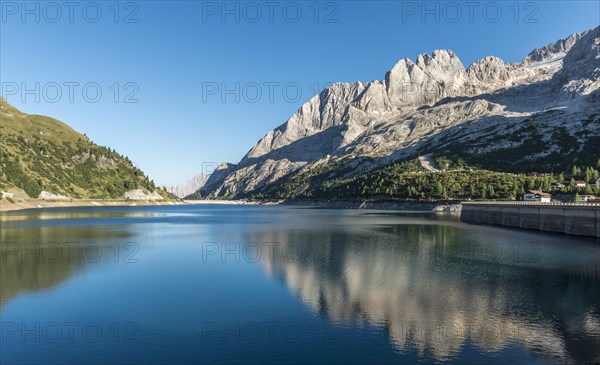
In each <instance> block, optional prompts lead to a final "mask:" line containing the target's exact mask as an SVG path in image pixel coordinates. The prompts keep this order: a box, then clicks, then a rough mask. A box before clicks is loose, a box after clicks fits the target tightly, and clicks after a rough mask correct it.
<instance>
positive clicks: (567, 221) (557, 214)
mask: <svg viewBox="0 0 600 365" xmlns="http://www.w3.org/2000/svg"><path fill="white" fill-rule="evenodd" d="M460 219H461V221H463V222H465V223H473V224H491V225H499V226H507V227H519V228H527V229H535V230H540V231H547V232H560V233H566V234H572V235H577V236H590V237H596V238H600V204H582V203H538V202H463V203H462V210H461V215H460Z"/></svg>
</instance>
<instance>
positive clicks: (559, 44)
mask: <svg viewBox="0 0 600 365" xmlns="http://www.w3.org/2000/svg"><path fill="white" fill-rule="evenodd" d="M587 33H589V30H588V31H585V32H582V33H575V34H571V35H570V36H568V37H567V38H564V39H559V40H558V41H556V42H554V43H550V44H548V45H547V46H544V47H542V48H536V49H534V50H533V51H531V53H529V54H528V55H527V56H526V57H525V58H524V59H523V63H525V64H531V63H536V62H542V61H545V60H548V59H551V58H555V57H556V55H560V54H563V55H564V54H566V53H567V52H568V51H569V50H570V49H571V47H573V45H574V44H575V43H576V42H577V41H578V40H579V39H580V38H581V37H583V36H584V35H586V34H587Z"/></svg>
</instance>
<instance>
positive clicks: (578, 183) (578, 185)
mask: <svg viewBox="0 0 600 365" xmlns="http://www.w3.org/2000/svg"><path fill="white" fill-rule="evenodd" d="M586 186H587V183H586V182H585V181H583V180H576V181H575V187H576V188H578V189H580V188H585V187H586Z"/></svg>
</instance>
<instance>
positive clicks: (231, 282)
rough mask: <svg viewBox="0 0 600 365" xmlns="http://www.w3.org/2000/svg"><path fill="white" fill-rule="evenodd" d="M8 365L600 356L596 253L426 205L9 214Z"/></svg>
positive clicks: (4, 346) (0, 311) (4, 353)
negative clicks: (412, 208)
mask: <svg viewBox="0 0 600 365" xmlns="http://www.w3.org/2000/svg"><path fill="white" fill-rule="evenodd" d="M0 219H1V220H0V223H1V233H0V238H1V243H0V253H1V254H2V257H1V261H0V320H1V326H2V328H1V336H2V338H1V340H0V345H1V349H0V363H1V364H2V365H4V364H17V363H23V364H34V363H44V364H46V363H65V364H80V363H98V364H112V363H119V364H124V363H135V364H153V363H156V364H182V363H189V364H198V363H244V364H247V363H261V364H264V363H270V364H285V363H294V364H298V363H347V364H353V363H368V364H383V363H415V362H421V363H446V362H458V363H512V364H518V363H526V364H546V363H552V364H555V363H598V362H599V361H600V275H599V272H600V268H599V265H600V243H599V242H597V241H596V240H588V239H583V238H576V237H570V236H563V235H554V234H545V233H538V232H529V231H520V230H509V229H503V228H492V227H482V226H470V225H465V224H461V223H459V222H457V221H456V220H455V219H453V218H449V217H436V216H434V215H432V214H424V213H397V214H393V213H389V212H387V213H386V212H376V211H351V210H315V209H298V208H285V207H253V206H218V205H199V206H171V207H165V206H160V207H127V208H116V207H115V208H112V207H111V208H107V207H96V208H94V207H87V208H68V209H66V208H65V209H39V210H28V211H20V212H6V213H2V214H1V215H0Z"/></svg>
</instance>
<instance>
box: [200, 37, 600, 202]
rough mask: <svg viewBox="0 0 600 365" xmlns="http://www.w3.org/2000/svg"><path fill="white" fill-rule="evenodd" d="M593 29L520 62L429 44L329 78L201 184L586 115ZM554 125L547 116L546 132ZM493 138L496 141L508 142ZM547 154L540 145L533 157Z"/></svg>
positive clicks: (593, 84) (269, 178)
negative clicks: (351, 75)
mask: <svg viewBox="0 0 600 365" xmlns="http://www.w3.org/2000/svg"><path fill="white" fill-rule="evenodd" d="M599 32H600V28H596V29H594V30H591V31H587V32H583V33H579V34H574V35H572V36H569V37H567V38H565V39H563V40H559V41H557V42H554V43H552V44H550V45H547V46H545V47H542V48H539V49H537V50H534V51H533V52H531V53H530V54H529V56H527V57H525V61H524V62H523V63H512V64H508V63H505V62H504V61H503V60H502V59H500V58H499V57H495V56H489V57H485V58H483V59H481V60H478V61H476V62H474V63H473V64H472V65H471V66H470V67H469V68H468V69H465V67H464V65H463V64H462V62H461V61H460V59H459V58H458V57H457V56H456V55H455V54H454V53H453V52H452V51H448V50H435V51H433V52H432V53H431V54H420V55H419V56H417V58H416V62H413V61H412V60H410V59H409V58H403V59H401V60H400V61H398V62H397V63H396V64H395V65H394V66H393V67H392V68H391V70H390V71H388V72H387V73H386V74H385V78H384V80H382V81H372V82H366V83H363V82H353V83H336V84H333V85H331V86H329V87H328V88H326V89H325V90H323V91H322V92H321V93H320V94H319V95H316V96H314V97H313V98H311V99H310V100H309V101H308V102H307V103H305V104H304V105H303V106H302V107H301V108H300V109H299V110H298V111H296V112H295V113H294V114H293V115H292V116H291V117H290V118H289V119H288V120H287V121H286V123H284V124H283V125H281V126H279V127H278V128H276V129H274V130H272V131H270V132H268V133H267V134H266V135H265V136H264V137H263V138H262V139H261V140H259V141H258V142H257V143H256V145H254V147H252V149H250V151H249V152H248V153H247V154H246V156H245V157H244V158H243V159H242V161H240V163H239V164H238V165H237V166H228V167H224V168H223V169H222V173H220V174H219V175H218V176H222V178H221V180H220V181H219V179H218V178H217V175H216V174H215V173H213V176H211V178H210V179H209V181H208V182H207V184H205V186H204V190H205V192H206V193H210V194H211V195H213V196H223V195H226V196H235V195H237V194H240V193H246V192H250V191H257V189H258V190H260V189H262V188H263V187H264V186H267V185H269V184H272V183H274V182H275V181H278V180H279V179H281V178H283V177H285V176H288V175H290V174H292V173H295V172H297V171H304V172H307V173H309V171H310V169H311V166H313V165H314V164H328V163H329V162H330V161H331V160H330V157H331V158H333V159H337V158H343V157H344V156H345V157H350V159H349V160H352V159H357V160H358V159H359V157H358V156H362V157H361V158H363V157H364V158H367V159H372V158H373V157H377V158H378V160H377V161H378V162H377V164H386V163H390V162H392V161H394V160H397V159H401V158H405V157H406V156H409V155H410V154H411V153H413V154H414V153H415V151H417V150H419V152H422V151H421V150H420V149H421V148H425V149H427V148H432V147H431V146H436V145H437V140H436V138H438V137H435V136H437V135H443V134H444V133H445V131H446V130H454V131H455V133H456V135H461V136H468V137H463V138H465V139H468V138H471V136H473V137H472V138H475V140H478V139H480V138H482V136H483V134H482V133H483V132H481V131H480V130H479V129H478V128H484V126H486V125H487V126H488V129H486V132H485V133H488V134H489V133H492V134H493V133H496V132H488V131H492V130H496V129H502V128H507V131H506V133H515V132H514V130H517V129H519V128H521V126H519V125H517V124H514V123H518V122H519V121H522V120H523V119H524V118H526V117H531V118H534V117H532V116H533V115H538V114H539V115H543V111H545V110H550V109H553V108H554V109H556V108H557V107H560V108H561V109H562V110H569V113H575V112H577V113H579V110H583V112H582V113H583V114H586V113H588V115H594V113H595V112H594V110H591V109H589V108H593V106H591V105H592V104H593V103H590V102H587V103H581V105H580V104H579V102H572V100H573V99H574V98H579V96H582V95H585V94H586V93H592V92H594V93H595V95H596V96H598V99H600V96H599V95H598V94H599V92H598V91H597V90H598V83H600V81H599V79H600V64H599V62H600V56H599V55H598V54H599V51H600V40H599V37H598V33H599ZM565 54H566V56H565ZM563 57H564V62H563ZM563 64H564V66H563ZM561 67H562V69H561ZM584 99H586V100H587V101H593V100H595V99H594V98H593V97H588V96H586V97H585V98H584ZM582 100H583V99H582ZM596 109H597V107H596ZM583 114H582V115H583ZM540 118H541V120H542V122H541V123H554V124H556V125H559V124H560V123H562V122H565V121H570V120H571V119H569V118H568V117H567V116H566V114H565V116H564V118H563V119H560V118H555V117H553V118H550V119H544V118H545V117H543V118H542V117H540ZM561 118H562V117H561ZM590 120H592V119H590ZM569 123H571V122H569ZM556 125H552V126H550V125H548V130H547V133H546V135H551V134H552V133H554V132H555V131H556V130H557V129H556ZM511 128H512V129H511ZM538 128H541V127H538ZM561 128H562V127H561ZM586 128H587V127H586ZM590 128H591V127H590ZM511 130H513V132H511ZM559 130H560V129H559ZM498 133H499V132H498ZM590 133H591V132H590ZM594 133H595V132H594ZM590 135H592V134H590ZM440 138H441V137H440ZM490 140H493V141H495V140H496V139H493V137H490ZM424 141H429V143H430V144H426V143H425V142H424ZM502 143H504V144H502ZM502 143H496V145H502V146H504V145H506V146H508V145H510V144H511V143H512V144H514V145H516V144H517V143H516V142H515V141H512V142H502ZM463 144H464V142H463V141H461V142H460V143H458V144H457V146H462V145H463ZM421 145H427V146H429V147H418V146H421ZM493 145H494V144H491V145H490V146H482V147H479V148H480V149H482V148H483V149H490V148H492V146H493ZM551 145H552V141H546V142H544V144H543V146H551ZM548 148H550V147H548ZM552 148H554V149H555V150H556V149H559V147H557V146H554V147H552ZM480 152H481V151H480ZM477 153H479V152H477ZM548 153H550V152H544V151H541V152H540V156H545V155H547V154H548ZM324 161H325V162H324ZM357 163H358V162H357ZM366 165H368V166H370V167H364V166H363V168H364V169H369V168H374V167H375V166H376V165H375V164H373V163H371V162H369V163H365V166H366ZM349 171H357V170H356V169H355V168H354V167H353V168H351V169H349Z"/></svg>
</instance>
